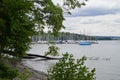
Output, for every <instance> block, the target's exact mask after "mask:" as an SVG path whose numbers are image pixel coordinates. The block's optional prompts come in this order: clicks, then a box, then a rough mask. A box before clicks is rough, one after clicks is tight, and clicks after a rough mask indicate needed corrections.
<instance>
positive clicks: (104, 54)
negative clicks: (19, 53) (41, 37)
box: [25, 40, 120, 80]
mask: <svg viewBox="0 0 120 80" xmlns="http://www.w3.org/2000/svg"><path fill="white" fill-rule="evenodd" d="M98 42H99V44H93V45H90V46H80V45H78V44H57V46H58V47H59V48H60V51H59V52H60V53H61V54H62V53H66V52H69V53H70V54H73V55H74V57H75V59H78V58H81V57H82V56H86V57H88V59H87V61H86V63H85V64H86V66H87V67H88V68H89V69H92V68H96V75H95V76H96V80H120V41H119V40H116V41H98ZM31 47H32V48H31V50H30V51H29V53H32V54H40V55H44V52H46V51H47V50H48V49H47V48H48V45H46V44H34V45H31ZM59 57H61V55H60V56H59ZM55 62H56V61H55V60H46V61H40V59H34V60H26V61H25V63H26V65H27V66H29V67H31V68H34V69H35V70H38V71H43V72H45V73H47V70H48V69H49V68H50V67H51V66H52V65H54V64H55Z"/></svg>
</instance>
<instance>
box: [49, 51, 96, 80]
mask: <svg viewBox="0 0 120 80" xmlns="http://www.w3.org/2000/svg"><path fill="white" fill-rule="evenodd" d="M85 60H86V57H82V58H81V59H77V61H76V62H75V59H74V58H73V55H71V54H68V53H66V54H64V55H63V58H62V59H61V60H59V61H58V62H57V63H56V64H55V65H54V66H53V68H51V69H50V70H49V71H48V80H95V77H94V75H95V69H92V70H91V71H89V70H88V68H87V67H86V66H85V65H84V63H85Z"/></svg>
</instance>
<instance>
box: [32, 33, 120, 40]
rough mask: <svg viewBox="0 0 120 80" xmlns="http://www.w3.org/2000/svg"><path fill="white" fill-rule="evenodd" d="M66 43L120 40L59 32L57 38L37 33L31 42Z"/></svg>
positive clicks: (49, 34) (113, 37)
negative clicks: (69, 41)
mask: <svg viewBox="0 0 120 80" xmlns="http://www.w3.org/2000/svg"><path fill="white" fill-rule="evenodd" d="M50 40H51V41H53V40H54V41H57V40H61V41H67V40H120V37H119V36H118V37H117V36H90V35H85V34H77V33H70V32H59V34H58V36H54V35H52V34H51V33H50V32H48V33H43V34H40V33H37V34H36V35H34V36H32V41H33V42H38V41H50Z"/></svg>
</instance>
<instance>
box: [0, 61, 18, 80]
mask: <svg viewBox="0 0 120 80" xmlns="http://www.w3.org/2000/svg"><path fill="white" fill-rule="evenodd" d="M17 76H18V70H16V69H13V68H11V67H9V66H8V65H6V64H4V63H0V79H2V80H4V79H8V80H13V79H14V78H15V77H17Z"/></svg>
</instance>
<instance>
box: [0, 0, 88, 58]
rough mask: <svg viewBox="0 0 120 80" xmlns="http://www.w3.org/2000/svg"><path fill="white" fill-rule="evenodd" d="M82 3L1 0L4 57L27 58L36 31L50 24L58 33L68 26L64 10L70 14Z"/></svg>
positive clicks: (0, 33)
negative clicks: (71, 10) (64, 22)
mask: <svg viewBox="0 0 120 80" xmlns="http://www.w3.org/2000/svg"><path fill="white" fill-rule="evenodd" d="M85 1H86V0H85ZM82 5H85V3H84V2H79V0H63V4H62V6H60V5H55V4H54V3H53V2H52V0H0V56H1V55H2V54H10V55H11V54H12V55H14V56H16V57H23V56H24V55H25V54H26V51H27V50H28V49H29V48H30V47H29V44H30V42H31V36H32V35H33V34H35V33H36V32H38V31H40V32H41V33H42V32H43V31H44V28H45V27H47V28H48V29H49V30H50V31H51V32H52V33H53V34H54V35H56V34H57V33H58V32H59V30H61V29H62V28H65V27H64V25H63V24H62V23H63V21H64V20H65V19H64V16H63V9H64V10H66V11H67V12H68V13H70V12H69V10H70V9H74V8H75V7H81V6H82Z"/></svg>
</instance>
